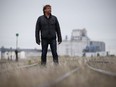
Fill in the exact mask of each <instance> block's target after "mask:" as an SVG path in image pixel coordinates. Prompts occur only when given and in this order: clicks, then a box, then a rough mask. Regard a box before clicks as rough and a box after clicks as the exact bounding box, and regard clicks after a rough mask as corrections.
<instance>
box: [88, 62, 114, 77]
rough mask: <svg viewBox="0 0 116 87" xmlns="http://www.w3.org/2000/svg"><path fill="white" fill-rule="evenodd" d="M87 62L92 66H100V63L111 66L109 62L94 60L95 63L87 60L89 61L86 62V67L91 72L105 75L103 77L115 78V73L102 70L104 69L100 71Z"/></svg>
mask: <svg viewBox="0 0 116 87" xmlns="http://www.w3.org/2000/svg"><path fill="white" fill-rule="evenodd" d="M89 62H92V63H93V64H96V63H97V64H100V63H102V64H111V63H112V62H110V61H103V60H102V61H100V60H95V61H93V60H92V61H91V60H89V61H87V62H86V65H87V67H88V68H89V69H91V70H93V71H96V72H99V73H101V74H105V75H109V76H113V77H116V73H114V72H111V71H107V70H104V69H100V68H96V67H93V66H92V65H91V64H90V63H89ZM101 67H102V66H101Z"/></svg>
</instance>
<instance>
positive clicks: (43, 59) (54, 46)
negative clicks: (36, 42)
mask: <svg viewBox="0 0 116 87" xmlns="http://www.w3.org/2000/svg"><path fill="white" fill-rule="evenodd" d="M41 44H42V55H41V64H42V65H46V55H47V50H48V45H49V44H50V48H51V52H52V56H53V62H54V63H55V64H58V54H57V43H56V39H42V43H41Z"/></svg>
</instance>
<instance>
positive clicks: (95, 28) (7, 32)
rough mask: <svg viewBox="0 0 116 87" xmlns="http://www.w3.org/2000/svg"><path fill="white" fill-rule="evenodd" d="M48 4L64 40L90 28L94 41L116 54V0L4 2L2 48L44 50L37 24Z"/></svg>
mask: <svg viewBox="0 0 116 87" xmlns="http://www.w3.org/2000/svg"><path fill="white" fill-rule="evenodd" d="M45 4H50V5H51V6H52V14H53V15H55V16H57V18H58V20H59V23H60V27H61V32H62V36H63V38H65V35H68V37H69V39H70V36H71V31H72V29H82V28H86V29H87V32H88V36H89V38H90V39H91V40H94V41H104V42H105V43H106V48H107V50H110V51H111V52H113V53H116V46H115V44H116V0H0V47H1V46H4V47H13V48H15V40H16V37H15V34H16V33H17V32H18V33H19V47H20V48H40V46H38V45H37V44H36V43H35V24H36V21H37V18H38V17H39V16H40V15H43V11H42V8H43V6H44V5H45Z"/></svg>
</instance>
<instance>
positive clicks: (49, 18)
mask: <svg viewBox="0 0 116 87" xmlns="http://www.w3.org/2000/svg"><path fill="white" fill-rule="evenodd" d="M43 13H44V15H42V16H40V17H38V19H37V22H36V29H35V38H36V43H37V44H38V45H40V33H41V45H42V54H41V65H46V60H47V59H46V54H47V49H48V45H49V44H50V48H51V52H52V55H53V62H54V63H55V64H58V54H57V42H56V34H57V37H58V44H60V43H61V42H62V36H61V30H60V26H59V22H58V20H57V17H56V16H54V15H52V14H51V6H50V5H45V6H44V7H43Z"/></svg>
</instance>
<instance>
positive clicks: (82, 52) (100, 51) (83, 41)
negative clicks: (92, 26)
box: [58, 29, 106, 56]
mask: <svg viewBox="0 0 116 87" xmlns="http://www.w3.org/2000/svg"><path fill="white" fill-rule="evenodd" d="M58 54H59V55H60V56H106V52H105V43H104V42H101V41H91V39H90V38H89V37H88V36H87V31H86V29H74V30H72V33H71V39H70V40H68V39H67V36H66V38H65V40H63V42H62V44H60V45H59V46H58Z"/></svg>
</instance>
